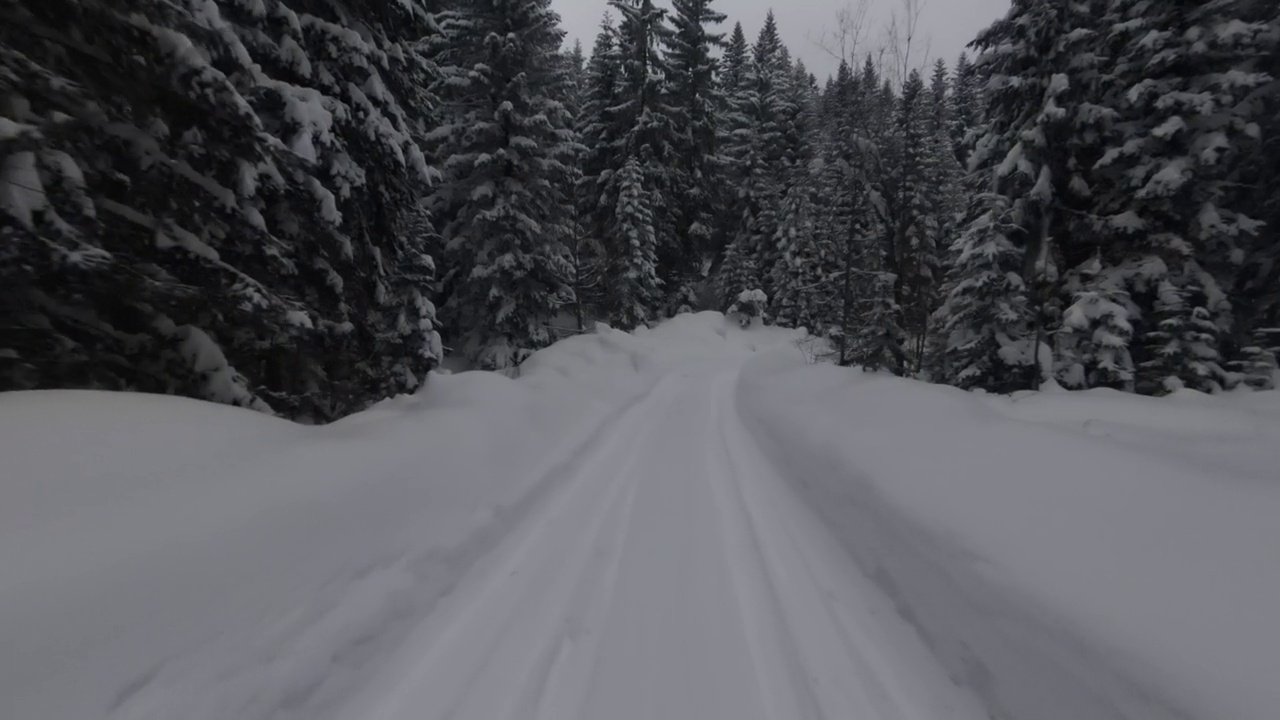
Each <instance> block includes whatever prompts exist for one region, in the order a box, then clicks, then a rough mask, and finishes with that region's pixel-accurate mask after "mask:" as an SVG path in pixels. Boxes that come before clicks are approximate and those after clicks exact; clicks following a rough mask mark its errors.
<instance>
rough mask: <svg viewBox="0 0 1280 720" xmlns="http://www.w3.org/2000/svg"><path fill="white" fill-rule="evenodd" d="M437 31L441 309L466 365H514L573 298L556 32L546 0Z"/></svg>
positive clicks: (567, 160) (467, 15)
mask: <svg viewBox="0 0 1280 720" xmlns="http://www.w3.org/2000/svg"><path fill="white" fill-rule="evenodd" d="M441 27H442V29H443V31H444V33H445V40H446V50H445V51H444V53H443V55H442V65H443V67H444V69H445V70H446V74H445V77H444V79H443V80H442V82H441V83H440V93H441V96H442V98H443V99H444V100H445V102H446V103H447V104H446V110H447V114H446V118H447V120H446V123H445V124H444V125H442V126H441V128H440V129H439V130H438V131H437V132H436V133H435V136H436V137H438V138H439V139H440V140H441V141H442V142H443V143H444V146H445V150H446V152H447V156H446V158H447V159H446V160H445V162H444V164H443V168H444V172H445V180H446V182H445V183H443V184H442V185H441V187H440V190H439V191H438V192H437V193H436V195H435V197H434V205H435V207H436V209H437V212H438V213H439V215H440V216H441V217H442V218H444V220H445V222H444V224H443V225H442V234H443V235H444V240H445V243H446V246H447V247H448V248H449V249H450V250H451V251H452V256H453V258H455V262H456V268H455V270H454V272H455V273H456V277H455V282H456V284H455V286H454V287H453V292H452V294H451V296H450V297H449V299H448V302H447V304H446V306H445V307H446V310H447V311H448V313H449V317H450V320H451V321H452V327H453V328H454V330H455V332H456V333H457V335H458V337H459V339H460V342H461V346H462V348H463V351H464V352H465V353H466V354H467V356H468V357H470V358H471V359H472V360H473V361H475V362H476V363H478V364H479V365H480V366H481V367H486V368H506V367H512V366H514V365H517V364H519V363H520V362H521V361H522V360H523V359H524V358H525V357H526V356H527V355H528V354H529V353H530V352H532V351H533V350H536V349H538V348H540V347H542V346H544V345H546V344H548V343H549V342H550V341H551V339H552V338H551V335H550V331H549V325H550V322H551V320H552V318H553V317H554V316H555V314H556V312H557V310H558V309H559V308H560V307H562V306H563V305H564V304H566V303H567V302H568V301H569V300H571V297H570V291H569V287H568V285H567V281H568V279H569V278H570V277H571V275H572V268H571V266H570V263H569V260H568V256H569V252H568V249H567V246H566V243H567V242H568V241H569V240H570V237H571V234H572V230H571V226H570V218H571V212H572V211H571V208H570V203H569V199H568V198H567V197H566V192H565V188H566V185H567V182H568V179H569V173H570V169H569V168H570V164H571V163H572V161H573V158H574V155H575V152H576V143H575V140H574V133H573V132H572V130H571V128H570V118H569V117H568V114H567V113H566V111H565V106H564V103H563V102H561V101H560V100H557V99H556V98H557V97H558V96H560V97H562V96H563V92H564V82H565V78H564V72H563V65H562V63H560V62H559V60H558V58H557V51H558V49H559V47H560V42H561V39H562V37H563V32H562V31H561V30H560V29H559V17H558V16H557V15H556V14H555V12H554V11H552V10H551V3H550V0H532V1H530V2H521V3H511V2H507V1H506V0H487V1H485V2H479V3H476V4H474V5H470V6H468V7H467V8H466V9H464V10H460V11H455V12H451V13H448V14H446V15H445V17H444V19H443V21H442V23H441ZM445 63H447V64H445Z"/></svg>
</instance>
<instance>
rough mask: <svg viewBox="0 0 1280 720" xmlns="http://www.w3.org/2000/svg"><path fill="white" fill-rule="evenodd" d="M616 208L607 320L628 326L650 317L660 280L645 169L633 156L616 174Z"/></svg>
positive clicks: (642, 322)
mask: <svg viewBox="0 0 1280 720" xmlns="http://www.w3.org/2000/svg"><path fill="white" fill-rule="evenodd" d="M618 187H619V195H618V209H617V212H616V213H614V223H615V225H614V227H613V230H612V232H611V233H610V236H611V237H613V238H614V239H615V242H617V243H618V244H619V248H618V251H617V252H616V253H614V256H613V258H612V259H611V261H610V268H609V295H608V302H609V320H610V322H611V323H613V324H614V325H615V326H616V327H619V328H622V329H624V330H631V329H633V328H635V327H637V326H640V325H644V324H645V323H647V322H649V321H650V320H652V319H654V318H653V308H654V307H656V306H657V301H658V297H659V294H660V292H661V286H662V281H661V280H660V279H659V278H658V272H657V265H658V258H657V239H656V237H655V235H654V231H653V212H652V210H651V209H650V208H651V206H652V204H651V202H650V199H649V198H648V197H647V195H648V192H647V191H646V190H645V187H644V172H643V171H642V170H641V168H640V163H639V161H637V160H636V159H635V158H632V159H630V160H628V161H627V164H626V165H624V166H623V168H622V172H621V173H619V176H618Z"/></svg>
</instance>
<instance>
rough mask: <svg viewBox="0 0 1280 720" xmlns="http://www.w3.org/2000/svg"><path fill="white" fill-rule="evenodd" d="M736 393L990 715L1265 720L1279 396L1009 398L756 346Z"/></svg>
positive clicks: (1277, 649)
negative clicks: (802, 361) (774, 353)
mask: <svg viewBox="0 0 1280 720" xmlns="http://www.w3.org/2000/svg"><path fill="white" fill-rule="evenodd" d="M739 398H740V399H739V403H740V409H741V412H742V414H743V416H744V420H745V421H746V423H747V425H748V426H749V427H750V428H752V429H753V430H754V431H755V433H756V435H757V438H758V440H759V442H760V443H761V445H762V446H763V447H765V449H766V450H767V452H768V453H770V454H771V455H772V457H773V458H774V460H775V461H776V462H777V463H778V464H779V465H781V466H782V468H784V472H785V473H786V474H789V475H790V476H791V477H793V478H794V479H795V480H796V485H797V487H798V488H799V489H800V490H801V491H802V493H803V494H804V495H805V496H806V497H807V498H808V499H809V501H810V504H811V506H812V507H813V508H814V509H815V510H816V511H817V512H818V513H820V514H821V515H822V516H823V517H824V518H825V519H826V520H827V523H828V525H829V526H830V527H832V529H833V530H834V531H835V532H836V533H837V534H838V535H840V537H841V539H842V541H843V542H844V544H845V545H846V547H847V548H848V549H849V551H850V553H851V554H852V555H853V556H854V557H855V558H857V560H858V561H859V563H860V564H861V565H862V567H863V570H864V571H865V572H866V573H867V574H868V575H870V576H872V577H874V578H876V579H877V581H878V582H879V584H880V585H881V586H882V587H883V588H884V589H885V590H886V591H887V592H889V593H890V594H891V595H892V596H893V597H894V598H895V600H896V602H897V603H898V606H899V611H900V613H901V614H902V615H903V616H904V617H906V618H908V619H909V620H910V621H911V622H913V624H915V625H916V627H917V628H918V630H919V631H920V632H921V634H922V636H923V637H924V638H925V639H926V641H927V642H928V643H929V644H930V645H931V647H933V649H934V652H935V653H936V654H937V655H938V656H939V657H940V658H942V659H943V660H944V662H945V663H946V664H947V666H948V668H949V670H950V671H951V672H952V674H953V676H954V677H955V678H956V679H957V680H959V681H961V682H963V683H965V684H967V685H969V686H970V687H973V688H975V689H976V690H977V691H978V692H979V693H980V694H981V695H982V697H983V698H984V699H985V700H986V702H987V703H988V705H989V706H990V707H991V708H992V710H993V711H994V712H995V713H996V717H1002V718H1042V719H1045V720H1058V719H1061V720H1078V719H1079V718H1090V719H1091V720H1104V719H1110V718H1117V719H1119V718H1126V719H1131V720H1132V719H1139V718H1169V717H1186V716H1190V717H1203V718H1228V717H1229V718H1256V719H1257V720H1263V719H1265V718H1272V717H1275V709H1276V708H1277V707H1280V686H1278V685H1277V684H1276V682H1275V680H1276V669H1277V668H1280V622H1277V621H1276V618H1277V616H1276V609H1277V608H1280V565H1277V561H1276V549H1277V548H1280V523H1277V522H1276V518H1278V517H1280V475H1278V473H1280V471H1278V470H1277V468H1280V443H1277V442H1276V441H1277V440H1280V433H1278V431H1280V422H1278V421H1280V413H1277V412H1276V410H1277V405H1276V402H1275V395H1274V394H1262V395H1256V396H1252V395H1251V396H1227V397H1215V398H1211V397H1207V396H1190V395H1188V396H1181V397H1177V398H1174V399H1170V400H1156V399H1150V398H1139V397H1132V396H1124V395H1120V394H1118V393H1107V392H1092V393H1087V394H1057V395H1054V394H1041V395H1031V396H1024V397H1021V398H1017V399H1012V400H1011V399H1009V398H999V397H989V396H982V395H974V394H968V393H964V392H960V391H957V390H954V389H951V388H944V387H937V386H929V385H924V384H921V383H915V382H910V381H904V380H898V379H894V378H891V377H885V376H882V375H872V374H864V373H861V372H860V371H850V370H842V369H838V368H834V367H830V366H824V367H804V366H797V365H796V364H795V363H794V362H792V361H791V360H790V359H785V360H779V359H778V358H770V359H765V358H762V359H760V360H759V361H756V362H753V363H750V364H749V365H748V366H747V368H746V369H745V370H744V372H743V376H742V379H741V383H740V390H739Z"/></svg>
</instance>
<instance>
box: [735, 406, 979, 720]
mask: <svg viewBox="0 0 1280 720" xmlns="http://www.w3.org/2000/svg"><path fill="white" fill-rule="evenodd" d="M722 402H723V406H722V408H723V409H722V412H723V414H724V419H723V421H722V428H721V430H722V437H723V438H724V445H723V447H724V454H725V456H726V459H727V461H728V462H729V463H730V464H731V466H732V467H734V468H735V471H734V473H733V477H734V478H736V480H737V482H736V483H734V487H735V490H736V491H737V493H738V497H739V498H740V500H741V502H742V505H743V508H744V509H745V512H746V514H747V516H748V517H749V519H750V526H751V528H752V531H753V532H754V533H755V534H756V538H757V545H758V547H761V548H763V553H762V558H763V561H764V563H765V566H766V571H767V574H768V576H769V578H770V582H771V585H772V586H773V588H774V589H775V591H776V592H777V593H778V597H779V598H780V603H779V607H780V608H781V613H782V615H783V622H784V623H785V624H786V626H787V628H788V634H789V635H790V638H791V647H792V648H796V649H798V660H799V662H800V664H801V665H802V666H803V667H804V668H805V676H806V678H808V684H809V687H810V689H811V691H812V693H813V697H814V698H815V700H816V701H817V703H818V704H819V707H820V713H821V714H820V715H819V717H823V718H828V717H829V718H843V717H850V716H852V717H868V718H876V719H877V720H915V719H919V720H933V719H934V718H975V719H976V718H985V717H986V715H985V713H984V712H982V711H981V709H980V707H979V706H978V705H977V704H976V703H975V702H974V698H972V697H971V696H970V695H969V694H968V693H966V692H964V691H962V690H960V689H959V688H958V687H956V686H955V685H954V684H953V683H952V682H951V681H950V679H949V678H947V677H946V675H945V673H943V671H942V669H941V666H940V665H938V664H937V662H936V660H935V659H934V658H933V657H932V656H931V655H930V654H929V653H928V651H927V649H926V648H925V646H924V644H923V643H922V641H921V640H920V639H919V637H918V635H916V634H915V631H914V630H913V629H911V628H910V627H909V626H908V625H907V624H906V623H904V622H902V620H901V619H900V618H898V617H897V615H896V614H895V612H894V610H893V605H892V602H891V601H890V600H889V599H888V598H886V597H884V596H883V595H882V593H881V592H880V591H879V589H878V588H877V587H876V586H875V585H874V583H872V582H871V581H870V580H869V579H867V578H865V577H864V576H863V575H862V574H861V571H860V570H859V568H858V566H857V565H856V563H854V561H853V559H852V558H850V557H849V556H848V555H847V554H846V553H845V552H844V551H843V549H842V548H840V547H839V545H838V543H837V542H836V540H835V539H834V538H833V537H831V536H830V534H829V531H828V530H827V529H826V527H825V526H824V525H823V524H822V523H821V521H820V519H819V518H818V517H817V516H816V515H814V514H813V513H812V511H811V510H810V509H809V508H808V507H807V506H805V505H804V504H803V503H802V501H801V500H800V499H799V498H798V497H796V496H795V495H794V494H793V491H792V490H791V487H790V486H789V485H788V484H787V482H786V480H785V479H784V478H783V477H782V476H781V475H780V474H779V473H780V472H782V470H781V469H780V468H777V467H776V466H775V465H773V464H772V462H771V461H770V460H769V459H768V458H767V457H765V456H764V454H763V453H762V452H760V451H759V449H757V448H756V447H755V446H754V443H753V442H752V439H751V437H750V435H749V434H748V432H747V430H746V427H745V426H744V425H743V424H742V422H741V420H740V418H739V417H738V414H737V408H736V402H735V398H734V395H733V394H732V392H731V393H728V394H726V395H725V396H724V397H723V398H722ZM833 571H837V572H833ZM907 680H911V681H912V682H913V685H912V686H911V687H908V686H907V685H906V681H907ZM922 689H925V690H927V691H925V692H922Z"/></svg>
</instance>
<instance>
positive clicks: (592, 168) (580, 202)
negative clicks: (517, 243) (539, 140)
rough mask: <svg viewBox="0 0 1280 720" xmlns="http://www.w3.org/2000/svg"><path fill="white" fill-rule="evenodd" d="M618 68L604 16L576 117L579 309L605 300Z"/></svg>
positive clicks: (618, 148) (617, 136)
mask: <svg viewBox="0 0 1280 720" xmlns="http://www.w3.org/2000/svg"><path fill="white" fill-rule="evenodd" d="M621 67H622V66H621V58H620V57H619V55H618V52H617V37H616V33H615V31H614V28H613V26H612V24H611V22H610V20H609V17H608V16H607V15H606V16H605V19H604V22H603V23H602V26H601V29H600V33H599V34H598V35H597V36H596V42H595V46H594V48H593V49H592V52H591V59H590V61H589V62H588V63H587V66H586V68H585V70H584V75H583V81H582V82H583V90H582V101H581V103H582V104H581V107H580V109H579V114H578V119H577V128H578V133H579V137H580V138H581V142H582V145H583V148H582V152H581V154H580V155H579V165H578V173H577V174H578V179H577V183H576V191H575V204H576V207H577V212H578V217H577V219H578V226H579V227H580V232H581V235H580V236H579V238H578V242H577V243H576V245H575V250H576V253H575V258H574V264H575V266H576V272H575V276H576V277H578V283H577V287H576V288H575V290H576V291H577V301H578V303H579V307H580V308H581V307H582V306H587V307H593V308H602V307H604V305H605V302H606V298H605V297H604V295H605V287H604V283H603V282H602V280H603V275H604V266H605V264H606V262H607V256H608V250H607V249H606V247H605V241H606V239H607V238H608V237H609V233H610V231H611V228H612V223H613V213H614V212H616V210H617V206H616V204H615V205H614V206H612V207H610V206H609V205H608V204H607V202H608V198H609V197H611V195H610V194H609V192H608V188H610V187H611V185H612V182H613V176H614V173H615V168H616V166H617V163H618V157H619V154H620V152H621V140H620V134H621V132H622V128H621V126H620V125H619V123H618V121H617V117H616V115H617V111H616V108H617V106H618V103H619V93H620V90H619V88H620V85H619V80H620V77H621V73H622V70H621ZM580 314H581V312H580Z"/></svg>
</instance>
